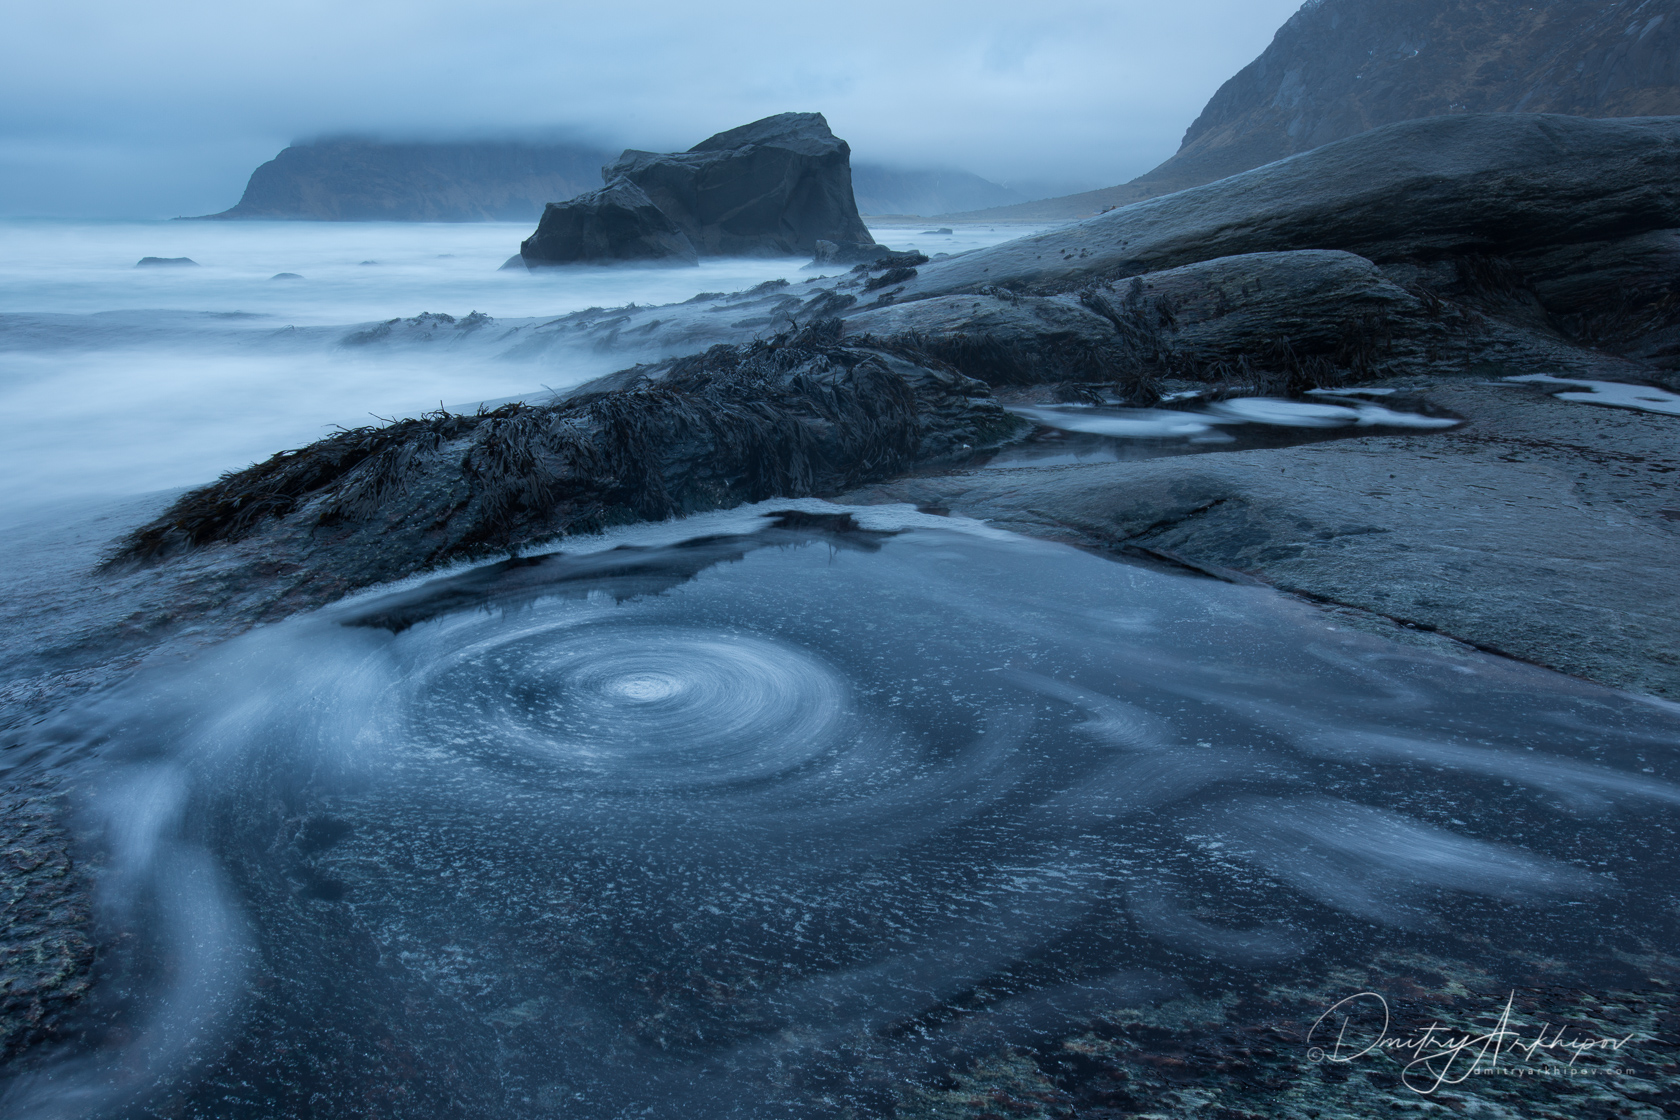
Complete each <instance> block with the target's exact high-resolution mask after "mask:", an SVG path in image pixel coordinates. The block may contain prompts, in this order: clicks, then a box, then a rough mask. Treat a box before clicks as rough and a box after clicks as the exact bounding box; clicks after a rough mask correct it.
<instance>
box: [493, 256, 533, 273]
mask: <svg viewBox="0 0 1680 1120" xmlns="http://www.w3.org/2000/svg"><path fill="white" fill-rule="evenodd" d="M496 271H497V272H529V271H531V266H530V265H528V264H526V263H525V255H524V254H523V253H515V254H514V255H513V256H511V257H509V258H508V259H507V260H505V261H503V262H502V267H500V268H498V269H497V270H496Z"/></svg>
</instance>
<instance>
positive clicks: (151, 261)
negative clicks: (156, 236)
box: [134, 257, 198, 268]
mask: <svg viewBox="0 0 1680 1120" xmlns="http://www.w3.org/2000/svg"><path fill="white" fill-rule="evenodd" d="M134 267H135V268H197V267H198V262H197V261H195V260H193V259H192V258H191V257H141V258H140V259H139V260H137V261H135V262H134Z"/></svg>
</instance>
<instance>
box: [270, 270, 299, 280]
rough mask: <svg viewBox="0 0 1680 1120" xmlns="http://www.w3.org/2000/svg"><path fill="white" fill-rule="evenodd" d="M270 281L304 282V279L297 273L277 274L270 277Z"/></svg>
mask: <svg viewBox="0 0 1680 1120" xmlns="http://www.w3.org/2000/svg"><path fill="white" fill-rule="evenodd" d="M269 279H270V280H302V279H303V277H302V276H299V275H298V274H297V273H295V272H276V273H275V274H274V275H273V276H270V277H269Z"/></svg>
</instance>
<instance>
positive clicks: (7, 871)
mask: <svg viewBox="0 0 1680 1120" xmlns="http://www.w3.org/2000/svg"><path fill="white" fill-rule="evenodd" d="M66 818H67V810H66V806H65V801H64V798H63V796H62V794H61V793H60V790H59V787H58V785H57V783H56V782H55V781H53V780H51V779H47V778H39V777H37V778H35V779H33V780H30V781H26V782H20V783H14V784H12V785H10V786H9V787H6V788H0V915H3V917H4V921H0V1068H4V1067H6V1066H7V1065H9V1064H10V1063H12V1062H13V1061H14V1060H15V1059H17V1058H19V1056H20V1055H22V1054H24V1052H25V1051H28V1050H30V1049H31V1048H32V1047H37V1046H40V1045H42V1044H43V1043H51V1042H53V1041H56V1040H59V1039H61V1038H62V1037H64V1034H65V1032H66V1030H67V1029H68V1020H69V1015H70V1013H71V1012H72V1011H73V1010H74V1009H75V1007H76V1005H77V1004H78V1002H79V1001H80V1000H81V998H82V997H83V996H84V995H86V994H87V992H88V991H89V989H90V988H91V986H92V982H93V963H94V956H95V954H94V943H93V913H92V909H93V908H92V898H91V894H92V879H91V876H90V875H89V872H88V869H87V868H85V867H82V866H81V865H80V864H79V863H78V860H77V856H76V854H75V853H74V852H73V847H74V842H73V839H72V836H71V833H70V830H69V828H68V826H67V819H66Z"/></svg>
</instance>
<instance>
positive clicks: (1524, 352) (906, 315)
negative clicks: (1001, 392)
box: [841, 114, 1680, 401]
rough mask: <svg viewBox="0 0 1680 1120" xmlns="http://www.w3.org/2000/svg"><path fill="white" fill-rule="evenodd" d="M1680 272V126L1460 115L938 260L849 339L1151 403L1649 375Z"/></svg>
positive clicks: (1008, 378) (853, 326) (1396, 128)
mask: <svg viewBox="0 0 1680 1120" xmlns="http://www.w3.org/2000/svg"><path fill="white" fill-rule="evenodd" d="M1677 265H1680V118H1641V119H1628V120H1605V121H1594V120H1584V119H1581V118H1575V117H1560V116H1553V115H1544V114H1532V115H1530V114H1522V115H1518V114H1478V115H1472V116H1443V117H1435V118H1428V119H1423V120H1417V121H1409V122H1403V123H1401V124H1397V125H1390V126H1388V127H1386V128H1382V129H1378V130H1374V131H1372V132H1369V133H1364V134H1361V135H1360V136H1356V137H1353V138H1351V139H1348V140H1342V141H1338V142H1336V143H1334V144H1329V145H1326V146H1325V147H1322V148H1319V149H1317V150H1315V151H1313V152H1309V153H1306V154H1303V155H1300V156H1296V157H1293V158H1291V159H1288V160H1283V161H1280V162H1278V163H1275V164H1270V165H1268V166H1266V167H1262V168H1257V169H1255V170H1253V171H1249V172H1245V173H1243V174H1241V175H1237V176H1233V177H1231V178H1229V179H1226V180H1222V181H1221V182H1218V183H1212V184H1208V185H1206V186H1202V187H1195V188H1191V189H1189V190H1185V191H1182V192H1179V193H1177V194H1174V195H1170V196H1167V197H1163V198H1158V199H1151V200H1149V201H1146V202H1143V203H1139V204H1138V205H1135V206H1131V207H1127V208H1125V209H1123V210H1118V211H1116V212H1114V213H1112V214H1108V215H1104V216H1102V217H1099V218H1094V219H1090V220H1088V221H1086V222H1083V223H1080V224H1078V225H1073V226H1067V227H1063V228H1060V229H1056V230H1052V231H1050V232H1047V233H1044V234H1040V235H1037V236H1034V237H1028V238H1022V239H1020V240H1017V241H1014V242H1009V243H1007V244H1004V245H999V246H996V247H994V248H991V249H986V250H981V251H978V252H974V253H969V254H964V255H962V256H960V257H955V258H951V259H949V260H943V261H935V262H931V263H928V264H926V265H924V266H922V267H921V268H919V269H918V270H917V274H916V275H915V276H914V277H904V278H902V280H901V282H900V285H899V287H897V288H894V289H893V290H892V291H891V292H889V293H887V295H889V296H890V297H891V301H890V302H889V303H887V304H885V305H884V306H883V305H882V304H881V302H880V301H877V303H876V304H875V305H871V306H870V307H867V308H864V307H860V308H857V309H856V310H855V311H852V312H851V313H850V318H849V320H848V327H849V329H850V330H852V331H855V332H858V333H867V334H870V335H872V336H876V337H880V338H902V339H906V340H909V342H911V343H912V344H914V345H915V346H917V347H919V348H920V349H921V350H922V351H923V352H926V353H928V354H930V355H933V356H937V357H939V358H941V359H942V360H944V361H947V362H949V363H951V364H952V365H953V366H955V367H956V368H958V369H960V370H962V371H963V372H964V373H967V374H968V375H970V376H974V377H979V378H982V379H984V380H987V381H988V382H990V383H992V384H1015V383H1020V382H1022V381H1059V380H1083V381H1106V382H1110V383H1113V384H1115V385H1118V386H1120V387H1121V388H1122V389H1123V390H1124V391H1125V392H1127V393H1128V394H1129V395H1131V396H1132V397H1133V398H1134V399H1140V400H1142V401H1148V400H1149V399H1150V398H1151V396H1152V384H1153V381H1154V380H1158V379H1160V378H1175V377H1186V378H1191V379H1194V380H1199V381H1212V382H1216V383H1227V382H1228V383H1232V384H1242V385H1247V386H1250V387H1251V388H1254V389H1259V390H1262V391H1282V392H1292V391H1299V390H1302V389H1307V388H1313V387H1318V386H1323V385H1329V384H1334V383H1336V382H1337V381H1338V380H1340V379H1343V378H1349V377H1356V378H1369V377H1372V376H1379V375H1390V376H1392V375H1398V374H1423V373H1431V372H1440V371H1442V370H1445V369H1449V368H1451V369H1456V370H1459V371H1465V372H1468V371H1473V370H1478V369H1488V368H1492V366H1495V365H1499V366H1503V367H1507V368H1509V372H1512V373H1529V372H1548V371H1559V372H1561V371H1563V370H1568V371H1570V375H1572V376H1587V375H1588V374H1589V373H1590V372H1593V371H1596V374H1597V376H1599V377H1602V378H1605V379H1609V380H1629V379H1632V380H1636V381H1637V380H1645V379H1646V378H1648V377H1651V376H1653V375H1655V374H1656V373H1658V371H1659V369H1664V368H1669V369H1671V368H1675V367H1676V366H1680V294H1677V293H1680V273H1677V271H1676V266H1677ZM878 279H879V278H877V281H878ZM877 281H868V282H866V283H865V284H864V285H862V289H863V290H869V285H871V284H877ZM841 286H842V287H844V286H845V285H844V283H843V284H842V285H841ZM1627 359H1632V360H1637V361H1639V362H1642V363H1647V364H1645V365H1644V366H1642V367H1633V366H1630V365H1629V362H1628V361H1627ZM1654 367H1655V368H1654Z"/></svg>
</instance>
